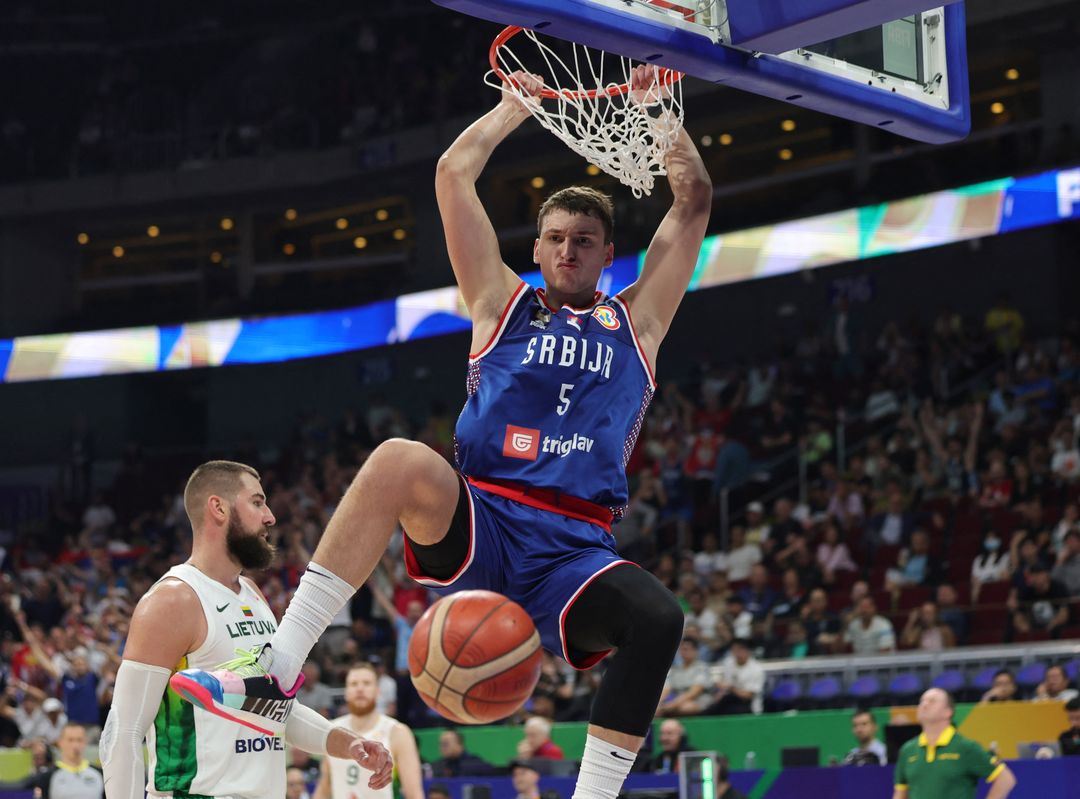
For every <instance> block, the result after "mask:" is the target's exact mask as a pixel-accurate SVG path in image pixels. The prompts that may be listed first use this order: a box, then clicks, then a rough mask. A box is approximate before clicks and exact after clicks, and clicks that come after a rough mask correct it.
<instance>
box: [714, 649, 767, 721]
mask: <svg viewBox="0 0 1080 799" xmlns="http://www.w3.org/2000/svg"><path fill="white" fill-rule="evenodd" d="M716 691H717V697H718V698H717V701H716V703H715V704H714V705H713V706H712V707H711V708H709V712H710V713H760V712H761V710H762V694H763V692H764V691H765V668H764V667H763V666H762V665H761V664H760V663H759V662H758V661H757V658H755V657H754V655H753V653H752V651H751V648H750V642H749V641H748V640H746V639H745V638H736V639H735V640H734V641H732V642H731V651H730V652H728V655H727V657H726V658H724V660H723V662H722V663H721V664H720V679H719V680H718V681H717V683H716Z"/></svg>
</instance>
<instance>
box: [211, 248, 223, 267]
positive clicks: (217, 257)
mask: <svg viewBox="0 0 1080 799" xmlns="http://www.w3.org/2000/svg"><path fill="white" fill-rule="evenodd" d="M222 260H223V259H222V257H221V253H219V252H218V251H217V250H214V251H213V252H212V253H210V263H212V264H220V263H221V261H222Z"/></svg>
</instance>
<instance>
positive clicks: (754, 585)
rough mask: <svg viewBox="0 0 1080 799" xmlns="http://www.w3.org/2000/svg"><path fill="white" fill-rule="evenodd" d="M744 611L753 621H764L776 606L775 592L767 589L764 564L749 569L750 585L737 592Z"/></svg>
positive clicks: (767, 573)
mask: <svg viewBox="0 0 1080 799" xmlns="http://www.w3.org/2000/svg"><path fill="white" fill-rule="evenodd" d="M739 596H741V597H742V599H743V601H744V602H745V603H746V609H747V610H748V611H750V615H751V616H753V617H754V620H755V621H757V620H761V619H764V618H765V617H766V616H768V615H769V613H770V611H772V609H773V605H775V604H776V601H777V596H776V592H775V591H773V590H772V589H771V588H770V587H769V571H768V569H766V568H765V566H764V564H761V563H755V564H754V565H753V566H752V567H751V568H750V584H749V585H747V586H746V587H745V588H743V589H742V590H740V591H739Z"/></svg>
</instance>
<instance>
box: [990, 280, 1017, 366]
mask: <svg viewBox="0 0 1080 799" xmlns="http://www.w3.org/2000/svg"><path fill="white" fill-rule="evenodd" d="M983 327H984V328H985V330H986V332H987V333H988V334H990V335H991V336H992V337H993V341H994V346H995V347H997V351H998V352H999V353H1001V354H1002V355H1003V356H1004V357H1005V361H1006V362H1011V360H1012V354H1013V353H1014V352H1016V350H1017V349H1018V348H1019V347H1020V337H1021V336H1022V335H1023V332H1024V317H1023V316H1022V315H1021V313H1020V311H1018V310H1017V309H1016V308H1015V307H1014V306H1013V304H1012V303H1011V302H1010V301H1009V295H1008V294H1005V293H1002V294H999V295H998V297H997V300H996V301H995V302H994V305H993V307H992V308H990V310H988V311H987V312H986V318H985V320H984V321H983Z"/></svg>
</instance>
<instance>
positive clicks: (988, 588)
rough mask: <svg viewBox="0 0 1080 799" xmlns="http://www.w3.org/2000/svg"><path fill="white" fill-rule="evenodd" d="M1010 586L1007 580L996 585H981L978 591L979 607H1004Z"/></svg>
mask: <svg viewBox="0 0 1080 799" xmlns="http://www.w3.org/2000/svg"><path fill="white" fill-rule="evenodd" d="M1010 588H1012V584H1011V583H1010V582H1008V581H1007V580H999V581H998V582H996V583H983V586H982V588H980V589H979V604H980V605H1004V604H1005V600H1007V599H1008V598H1009V589H1010Z"/></svg>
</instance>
